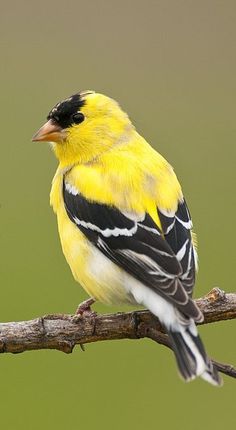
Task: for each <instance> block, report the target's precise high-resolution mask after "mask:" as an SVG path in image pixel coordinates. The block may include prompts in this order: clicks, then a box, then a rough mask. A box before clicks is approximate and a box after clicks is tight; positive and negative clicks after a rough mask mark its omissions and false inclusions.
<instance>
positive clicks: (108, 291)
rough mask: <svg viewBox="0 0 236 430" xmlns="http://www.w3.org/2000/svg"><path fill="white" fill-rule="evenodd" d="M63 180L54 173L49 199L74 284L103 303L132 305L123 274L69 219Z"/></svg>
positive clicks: (59, 175)
mask: <svg viewBox="0 0 236 430" xmlns="http://www.w3.org/2000/svg"><path fill="white" fill-rule="evenodd" d="M62 180H63V176H62V175H61V174H58V173H57V175H56V176H55V178H54V181H53V185H52V190H51V196H50V197H51V204H52V205H53V207H54V210H55V211H56V214H57V221H58V231H59V236H60V241H61V245H62V250H63V253H64V255H65V258H66V260H67V263H68V264H69V266H70V269H71V271H72V274H73V276H74V278H75V280H76V281H77V282H79V284H80V285H81V286H82V287H83V288H84V289H85V291H86V292H87V293H88V294H89V295H90V296H91V297H94V298H95V299H96V300H99V301H100V302H102V303H105V304H112V303H113V304H114V303H117V304H118V303H132V302H133V299H132V298H131V296H130V295H129V294H128V293H127V291H126V290H125V288H124V274H123V272H122V270H121V269H120V268H119V267H117V266H116V265H115V264H114V263H112V261H110V260H109V259H108V258H107V257H105V256H104V255H103V254H102V253H101V252H100V251H99V250H97V249H96V247H95V246H93V245H92V244H90V242H89V241H88V240H87V239H86V237H85V236H84V235H83V233H81V232H80V230H79V229H78V227H76V225H75V224H74V223H73V222H71V221H70V219H69V218H68V215H67V213H66V210H65V208H64V204H63V198H62ZM101 269H102V270H101Z"/></svg>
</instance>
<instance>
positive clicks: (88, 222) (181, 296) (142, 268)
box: [63, 181, 201, 320]
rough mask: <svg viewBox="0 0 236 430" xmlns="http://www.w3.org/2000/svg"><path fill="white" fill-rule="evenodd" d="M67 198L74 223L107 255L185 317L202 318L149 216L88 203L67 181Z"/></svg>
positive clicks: (165, 244) (64, 187)
mask: <svg viewBox="0 0 236 430" xmlns="http://www.w3.org/2000/svg"><path fill="white" fill-rule="evenodd" d="M63 198H64V204H65V208H66V211H67V214H68V216H69V218H70V220H71V221H72V222H73V223H75V224H76V225H77V227H78V228H79V229H80V230H81V232H82V233H83V234H84V235H85V236H86V237H87V239H88V240H89V241H90V242H91V243H93V245H94V246H96V247H97V248H98V249H99V250H100V251H101V252H102V253H103V254H104V255H106V256H107V257H108V258H109V259H110V260H112V261H113V262H114V263H115V264H117V265H118V266H120V267H122V268H123V269H124V270H125V271H126V272H127V273H129V274H131V275H132V276H133V277H135V278H136V279H137V280H138V281H140V282H142V283H143V284H144V285H146V286H147V287H149V288H151V289H152V290H154V291H156V292H157V293H158V294H159V295H161V296H162V297H164V298H165V299H166V300H168V301H169V302H171V303H172V304H174V305H175V306H176V307H177V308H178V309H179V310H180V311H181V312H183V313H184V314H185V315H187V316H190V317H192V318H194V319H196V320H197V319H201V313H200V311H199V309H198V308H197V306H196V305H195V304H194V302H193V301H192V300H191V299H189V297H188V295H187V293H186V291H185V289H184V288H183V286H182V283H181V281H180V279H181V276H182V275H183V270H182V267H181V264H180V263H179V261H178V259H177V258H176V256H175V254H174V252H173V250H172V249H171V247H170V245H169V244H168V242H167V241H166V240H165V239H164V238H163V235H162V232H161V231H160V229H159V228H158V227H157V225H156V224H155V223H154V221H153V220H152V218H151V217H150V216H149V215H148V214H146V215H145V217H143V219H137V218H135V217H134V216H132V214H125V213H122V212H121V211H119V210H118V209H116V208H115V207H110V206H107V205H104V204H99V203H96V202H92V201H88V200H87V199H86V198H85V197H84V196H83V195H82V194H80V193H77V192H76V190H75V189H74V188H73V187H72V186H71V185H69V184H68V183H66V182H65V181H64V183H63Z"/></svg>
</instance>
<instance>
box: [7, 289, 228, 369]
mask: <svg viewBox="0 0 236 430" xmlns="http://www.w3.org/2000/svg"><path fill="white" fill-rule="evenodd" d="M196 302H197V304H198V306H199V308H200V309H201V311H202V312H203V314H204V322H203V323H202V324H208V323H212V322H216V321H223V320H229V319H235V318H236V293H235V294H234V293H230V294H225V293H224V292H223V291H222V290H220V289H218V288H214V289H213V290H211V291H210V293H209V294H207V296H205V297H203V298H201V299H198V300H196ZM145 337H147V338H149V339H152V340H153V341H155V342H157V343H159V344H162V345H165V346H167V347H168V348H171V345H170V342H169V339H168V336H167V335H166V334H165V332H164V330H163V328H162V326H161V324H160V322H159V321H158V319H157V318H156V317H155V316H153V315H152V314H151V313H150V312H149V311H146V310H143V311H133V312H126V313H123V312H121V313H116V314H106V315H94V314H92V315H89V316H83V317H80V316H78V315H64V314H56V315H45V316H43V317H40V318H36V319H34V320H30V321H20V322H7V323H0V353H6V352H11V353H19V352H24V351H29V350H36V349H57V350H59V351H63V352H65V353H71V352H72V351H73V348H74V346H75V345H78V344H79V345H81V346H82V345H83V344H85V343H91V342H97V341H102V340H114V339H142V338H145ZM213 362H214V364H215V366H216V367H217V369H218V370H219V371H220V372H222V373H225V374H226V375H228V376H231V377H233V378H236V368H234V367H233V366H231V365H228V364H223V363H218V362H216V361H214V360H213Z"/></svg>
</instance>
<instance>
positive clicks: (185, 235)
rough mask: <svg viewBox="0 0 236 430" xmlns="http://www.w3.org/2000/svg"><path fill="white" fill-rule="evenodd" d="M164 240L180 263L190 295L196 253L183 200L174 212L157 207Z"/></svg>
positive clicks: (183, 281)
mask: <svg viewBox="0 0 236 430" xmlns="http://www.w3.org/2000/svg"><path fill="white" fill-rule="evenodd" d="M158 215H159V218H160V221H161V225H162V231H163V233H164V237H165V240H166V241H167V242H168V244H169V245H170V247H171V249H172V251H173V252H174V254H175V255H176V258H177V259H178V261H179V262H180V264H181V267H182V272H183V273H182V275H181V276H180V279H181V282H182V285H183V287H184V288H185V290H186V292H187V293H188V295H189V296H190V297H191V296H192V293H193V287H194V283H195V272H196V258H197V254H196V251H195V250H194V247H193V241H192V235H191V229H192V221H191V217H190V214H189V210H188V207H187V204H186V202H185V200H183V201H182V202H179V204H178V208H177V211H176V212H175V213H168V212H166V211H163V210H161V209H158Z"/></svg>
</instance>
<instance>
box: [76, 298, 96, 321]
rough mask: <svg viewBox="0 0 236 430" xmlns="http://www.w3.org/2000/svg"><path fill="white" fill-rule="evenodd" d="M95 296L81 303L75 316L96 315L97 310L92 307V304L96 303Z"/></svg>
mask: <svg viewBox="0 0 236 430" xmlns="http://www.w3.org/2000/svg"><path fill="white" fill-rule="evenodd" d="M95 301H96V300H95V299H94V298H92V297H91V298H90V299H87V300H85V301H84V302H82V303H80V304H79V306H78V308H77V309H76V312H75V316H76V317H84V316H85V317H87V316H96V315H97V312H95V311H93V310H92V309H91V306H92V305H93V304H94V303H95Z"/></svg>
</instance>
